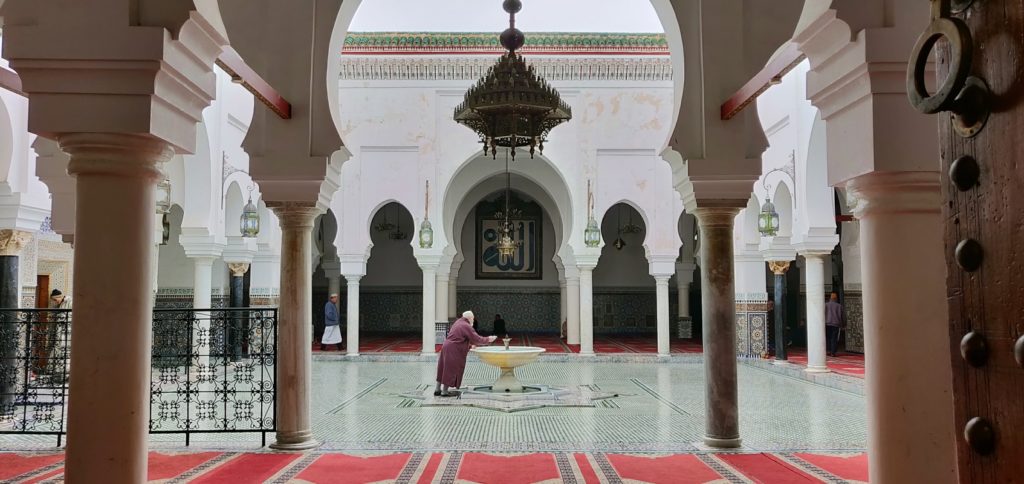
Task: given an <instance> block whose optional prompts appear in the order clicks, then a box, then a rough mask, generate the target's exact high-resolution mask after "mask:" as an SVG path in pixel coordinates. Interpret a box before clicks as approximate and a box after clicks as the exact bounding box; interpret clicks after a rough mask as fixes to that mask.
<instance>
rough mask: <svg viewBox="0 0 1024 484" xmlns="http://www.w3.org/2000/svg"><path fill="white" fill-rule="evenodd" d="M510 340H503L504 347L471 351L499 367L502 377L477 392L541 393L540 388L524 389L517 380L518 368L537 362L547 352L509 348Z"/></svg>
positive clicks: (520, 347)
mask: <svg viewBox="0 0 1024 484" xmlns="http://www.w3.org/2000/svg"><path fill="white" fill-rule="evenodd" d="M510 341H511V340H510V339H509V338H504V339H502V342H503V343H505V345H504V346H503V347H502V346H481V347H477V348H473V349H472V350H471V351H472V352H473V353H476V355H477V356H479V357H480V361H482V362H484V363H486V364H488V365H491V366H495V367H497V368H498V369H499V370H501V375H500V376H499V377H498V379H497V380H495V381H494V383H493V384H492V385H491V386H490V387H489V388H488V387H478V388H476V390H477V391H481V390H489V391H491V392H494V393H528V392H530V391H531V390H532V391H539V390H540V389H539V388H532V387H524V386H523V384H522V383H520V382H519V379H518V378H516V368H518V367H520V366H523V365H528V364H530V363H533V362H535V361H537V358H538V357H539V356H540V354H541V353H543V352H545V351H547V350H545V349H544V348H538V347H535V346H509V342H510Z"/></svg>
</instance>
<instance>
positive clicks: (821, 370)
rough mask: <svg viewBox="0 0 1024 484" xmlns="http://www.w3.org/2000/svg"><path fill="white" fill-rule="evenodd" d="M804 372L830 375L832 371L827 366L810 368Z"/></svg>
mask: <svg viewBox="0 0 1024 484" xmlns="http://www.w3.org/2000/svg"><path fill="white" fill-rule="evenodd" d="M804 371H806V372H807V373H829V372H831V371H832V370H829V369H828V367H827V366H808V367H807V368H806V369H804Z"/></svg>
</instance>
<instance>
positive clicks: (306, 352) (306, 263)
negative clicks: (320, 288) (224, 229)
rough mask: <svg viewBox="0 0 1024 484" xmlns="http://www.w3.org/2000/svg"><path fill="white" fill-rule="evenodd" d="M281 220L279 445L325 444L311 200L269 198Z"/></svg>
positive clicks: (304, 446) (282, 447) (299, 447)
mask: <svg viewBox="0 0 1024 484" xmlns="http://www.w3.org/2000/svg"><path fill="white" fill-rule="evenodd" d="M267 205H268V206H269V207H270V208H271V209H272V210H273V211H274V213H275V214H276V215H277V219H278V221H279V223H280V224H281V285H280V287H281V301H280V305H279V309H278V322H277V327H278V329H277V439H276V442H274V443H273V444H271V445H270V447H271V448H274V449H280V450H306V449H312V448H314V447H317V446H318V445H320V443H319V442H317V441H316V440H315V439H314V438H313V431H312V430H311V427H310V419H309V403H310V386H311V374H310V367H311V366H312V354H313V331H312V329H311V328H312V327H313V307H312V304H313V302H312V300H311V299H312V297H311V295H312V293H313V269H312V267H311V266H310V265H311V261H312V258H311V248H312V246H313V244H312V232H313V220H314V218H316V216H317V214H318V213H319V211H318V210H317V209H316V207H314V206H313V205H312V204H308V205H307V204H304V203H299V202H277V203H273V202H270V203H268V204H267Z"/></svg>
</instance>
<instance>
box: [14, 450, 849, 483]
mask: <svg viewBox="0 0 1024 484" xmlns="http://www.w3.org/2000/svg"><path fill="white" fill-rule="evenodd" d="M63 458H64V456H63V454H62V453H42V454H40V453H34V454H16V453H0V480H3V482H16V483H21V482H38V481H42V480H47V481H49V480H54V481H60V480H62V478H63V472H64V468H63ZM169 480H173V482H191V483H228V482H230V483H258V482H274V483H277V482H280V483H287V482H302V483H331V482H345V483H369V482H400V483H431V482H440V483H452V482H465V483H499V482H500V483H503V484H530V483H537V482H552V481H561V482H584V483H597V482H623V481H625V482H649V483H690V482H692V483H703V482H751V481H752V482H771V483H797V482H801V483H804V482H821V481H822V480H824V481H826V482H837V481H838V482H842V481H855V482H857V481H859V482H867V480H868V475H867V456H866V455H865V454H863V453H838V454H832V453H817V452H787V453H687V454H620V453H602V452H558V453H516V454H494V453H479V452H467V453H461V452H452V453H442V452H415V453H408V452H403V453H376V454H353V453H341V452H311V453H305V454H298V453H274V452H260V453H252V452H246V453H241V452H174V453H167V452H150V454H149V476H148V481H149V482H165V481H169Z"/></svg>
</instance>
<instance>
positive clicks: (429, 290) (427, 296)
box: [420, 266, 437, 355]
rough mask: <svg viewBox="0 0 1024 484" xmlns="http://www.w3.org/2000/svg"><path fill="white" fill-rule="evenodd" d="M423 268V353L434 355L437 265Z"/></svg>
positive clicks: (421, 267)
mask: <svg viewBox="0 0 1024 484" xmlns="http://www.w3.org/2000/svg"><path fill="white" fill-rule="evenodd" d="M420 269H422V270H423V354H424V355H432V354H434V353H436V352H437V350H436V346H435V345H436V342H435V340H436V333H435V330H434V323H435V320H434V308H435V306H436V305H437V301H436V298H437V296H435V294H434V292H435V287H434V285H435V283H436V282H437V268H436V266H420Z"/></svg>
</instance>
